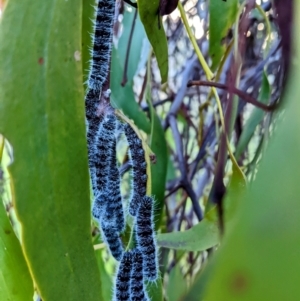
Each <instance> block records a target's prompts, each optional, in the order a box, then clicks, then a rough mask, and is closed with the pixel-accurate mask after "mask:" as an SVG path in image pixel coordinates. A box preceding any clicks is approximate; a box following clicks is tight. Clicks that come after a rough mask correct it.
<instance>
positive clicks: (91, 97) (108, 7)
mask: <svg viewBox="0 0 300 301" xmlns="http://www.w3.org/2000/svg"><path fill="white" fill-rule="evenodd" d="M114 13H115V0H98V5H97V8H96V11H95V17H96V20H95V24H94V36H93V49H92V50H91V57H92V60H91V67H90V72H89V77H88V81H87V86H88V91H87V94H86V96H85V111H86V121H87V141H88V154H89V157H90V156H92V151H93V144H94V143H95V139H96V136H97V135H96V134H97V131H98V129H99V126H100V122H101V119H100V118H99V116H98V114H97V109H98V106H99V100H100V94H101V91H102V86H103V83H104V81H105V80H106V78H107V77H108V71H109V64H110V55H111V43H112V34H113V21H114ZM106 97H109V95H107V96H106ZM89 167H90V170H91V169H92V168H93V165H92V162H90V161H89Z"/></svg>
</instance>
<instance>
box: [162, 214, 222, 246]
mask: <svg viewBox="0 0 300 301" xmlns="http://www.w3.org/2000/svg"><path fill="white" fill-rule="evenodd" d="M215 211H216V210H215V209H212V210H211V211H210V212H208V213H207V214H206V215H205V217H204V219H203V220H202V221H201V222H200V223H198V224H197V225H195V226H193V227H192V228H191V229H189V230H186V231H182V232H181V231H179V232H172V233H162V234H158V235H157V244H158V246H159V247H164V248H170V249H175V250H185V251H205V250H207V249H209V248H211V247H213V246H216V245H217V244H218V243H219V242H220V237H219V229H218V225H217V217H216V212H215Z"/></svg>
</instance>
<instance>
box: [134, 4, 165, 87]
mask: <svg viewBox="0 0 300 301" xmlns="http://www.w3.org/2000/svg"><path fill="white" fill-rule="evenodd" d="M158 6H159V0H153V1H148V0H139V1H138V9H139V15H140V17H141V21H142V23H143V25H144V27H145V31H146V34H147V37H148V39H149V41H150V44H151V45H152V47H153V51H154V54H155V56H156V59H157V63H158V67H159V70H160V76H161V81H162V83H165V82H167V80H168V68H169V67H168V44H167V37H166V34H165V31H164V28H163V25H162V24H161V17H159V16H158ZM159 24H160V27H159Z"/></svg>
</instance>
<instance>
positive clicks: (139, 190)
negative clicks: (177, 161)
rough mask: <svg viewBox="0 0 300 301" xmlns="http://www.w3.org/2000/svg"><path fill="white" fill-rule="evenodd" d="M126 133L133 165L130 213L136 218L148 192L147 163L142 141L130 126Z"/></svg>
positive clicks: (125, 129)
mask: <svg viewBox="0 0 300 301" xmlns="http://www.w3.org/2000/svg"><path fill="white" fill-rule="evenodd" d="M124 133H125V136H126V139H127V142H128V146H129V154H130V159H131V164H132V188H133V189H132V196H131V200H130V202H129V213H130V214H131V215H132V216H136V213H137V210H138V207H139V204H140V202H141V199H142V198H143V197H144V196H145V195H146V190H147V163H146V160H145V151H144V149H143V145H142V141H141V139H140V138H139V137H138V136H137V134H136V133H135V131H134V130H133V129H132V127H131V126H130V125H129V124H125V126H124Z"/></svg>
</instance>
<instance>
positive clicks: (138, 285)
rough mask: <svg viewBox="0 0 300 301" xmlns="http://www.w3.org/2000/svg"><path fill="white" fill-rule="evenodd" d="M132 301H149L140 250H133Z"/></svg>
mask: <svg viewBox="0 0 300 301" xmlns="http://www.w3.org/2000/svg"><path fill="white" fill-rule="evenodd" d="M130 296H131V301H149V297H148V295H147V292H146V289H145V285H144V276H143V256H142V253H141V252H140V250H139V249H137V248H136V249H134V250H132V272H131V278H130Z"/></svg>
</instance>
